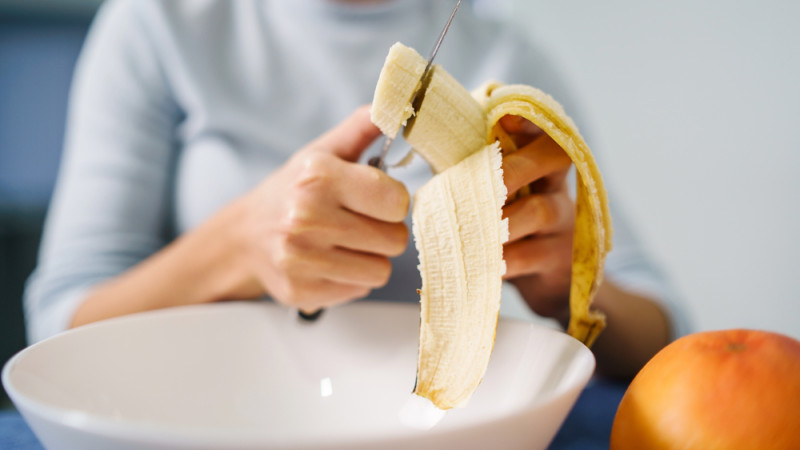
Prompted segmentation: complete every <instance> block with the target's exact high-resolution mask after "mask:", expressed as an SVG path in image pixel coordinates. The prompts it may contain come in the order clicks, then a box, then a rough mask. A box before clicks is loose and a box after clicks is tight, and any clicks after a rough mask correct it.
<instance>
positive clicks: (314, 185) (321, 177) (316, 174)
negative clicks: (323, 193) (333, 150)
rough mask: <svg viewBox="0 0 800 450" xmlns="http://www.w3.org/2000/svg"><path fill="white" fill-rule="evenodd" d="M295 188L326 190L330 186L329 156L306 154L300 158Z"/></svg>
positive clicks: (314, 153) (316, 153)
mask: <svg viewBox="0 0 800 450" xmlns="http://www.w3.org/2000/svg"><path fill="white" fill-rule="evenodd" d="M298 158H299V169H298V172H297V176H296V179H295V183H296V184H295V186H296V188H297V189H300V190H307V189H311V190H325V189H326V188H327V187H329V186H330V181H331V173H330V169H329V167H330V162H329V161H328V155H326V154H325V153H322V152H305V153H303V154H302V155H300V156H299V157H298Z"/></svg>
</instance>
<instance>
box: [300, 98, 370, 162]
mask: <svg viewBox="0 0 800 450" xmlns="http://www.w3.org/2000/svg"><path fill="white" fill-rule="evenodd" d="M369 109H370V105H363V106H360V107H359V108H358V109H356V110H355V111H354V112H353V113H352V114H350V116H349V117H347V118H346V119H344V120H343V121H342V122H340V123H339V124H338V125H336V126H335V127H333V128H331V129H330V130H329V131H328V132H327V133H325V134H323V135H322V136H320V137H319V138H317V139H316V140H315V141H314V142H312V143H311V146H312V147H313V148H316V149H318V150H320V151H324V152H330V153H333V154H334V155H336V156H338V157H340V158H342V159H345V160H347V161H353V162H354V161H358V158H359V157H360V156H361V154H362V153H363V152H364V150H366V149H367V147H369V145H370V144H371V143H372V141H374V140H375V138H377V137H378V136H380V134H381V131H380V130H379V129H378V127H376V126H375V125H373V123H372V121H371V120H370V115H369Z"/></svg>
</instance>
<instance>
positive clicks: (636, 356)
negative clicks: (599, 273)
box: [592, 281, 670, 378]
mask: <svg viewBox="0 0 800 450" xmlns="http://www.w3.org/2000/svg"><path fill="white" fill-rule="evenodd" d="M594 307H595V308H596V309H598V310H600V311H602V312H603V313H604V314H605V315H606V320H607V326H606V328H605V330H603V332H602V333H600V336H599V337H598V338H597V341H596V342H595V344H594V346H593V347H592V350H593V351H594V354H595V357H596V358H597V372H598V373H599V374H602V375H606V376H611V377H620V378H630V377H633V376H634V375H635V374H636V373H637V372H638V371H639V369H641V368H642V366H644V364H645V363H646V362H647V361H648V360H649V359H650V358H651V357H653V355H655V353H656V352H658V351H659V350H660V349H661V348H662V347H664V346H665V345H667V344H668V343H669V339H670V337H669V336H670V324H669V320H668V318H667V316H666V315H665V313H664V311H663V310H662V309H661V307H660V306H659V305H658V304H657V303H656V302H654V301H653V300H651V299H649V298H647V297H645V296H642V295H638V294H635V293H632V292H629V291H626V290H623V289H621V288H619V287H618V286H616V285H614V283H611V282H609V281H606V282H604V283H603V284H602V285H601V286H600V288H599V290H598V292H597V296H596V298H595V300H594Z"/></svg>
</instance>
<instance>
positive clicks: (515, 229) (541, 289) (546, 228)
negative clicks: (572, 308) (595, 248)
mask: <svg viewBox="0 0 800 450" xmlns="http://www.w3.org/2000/svg"><path fill="white" fill-rule="evenodd" d="M500 125H501V126H502V127H503V128H504V129H505V130H506V132H507V133H508V134H509V135H510V136H511V137H512V138H513V140H514V142H515V144H516V145H517V147H518V148H519V150H517V151H516V152H512V153H510V154H507V155H506V156H504V157H503V171H504V181H505V184H506V187H507V188H508V192H509V194H510V195H509V200H508V201H507V202H506V205H505V207H504V209H503V215H504V217H507V218H508V219H509V234H510V237H509V241H508V242H507V243H506V244H505V247H504V250H503V255H504V258H505V260H506V265H507V272H506V276H505V278H506V279H508V280H509V281H511V282H512V283H513V284H514V285H515V286H516V287H517V289H518V290H519V291H520V294H521V295H522V296H523V298H525V301H526V302H527V303H528V305H529V306H530V307H531V309H533V310H534V311H535V312H536V313H537V314H540V315H542V316H545V317H553V318H556V319H558V320H559V321H561V322H562V323H565V322H566V320H567V319H568V317H569V287H570V278H571V270H572V234H573V231H574V228H575V205H574V202H573V200H572V199H571V198H570V197H569V191H568V189H567V182H566V178H567V174H568V172H569V169H570V166H571V164H572V161H571V160H570V158H569V157H568V156H567V155H566V153H564V151H563V150H562V149H561V148H560V147H559V146H558V144H556V142H555V141H553V139H552V138H550V137H549V136H548V135H547V134H545V133H544V132H542V131H541V130H540V129H539V128H538V127H537V126H536V125H534V124H533V123H531V122H530V121H528V120H525V119H523V118H521V117H517V116H506V117H504V118H502V119H501V120H500ZM524 186H528V188H526V189H529V190H530V195H522V196H516V195H515V193H516V192H518V191H519V190H520V189H521V188H523V187H524Z"/></svg>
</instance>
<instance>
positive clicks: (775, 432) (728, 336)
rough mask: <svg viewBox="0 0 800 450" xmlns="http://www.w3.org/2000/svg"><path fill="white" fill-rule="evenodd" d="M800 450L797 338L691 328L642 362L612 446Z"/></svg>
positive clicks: (616, 425) (617, 420) (624, 402)
mask: <svg viewBox="0 0 800 450" xmlns="http://www.w3.org/2000/svg"><path fill="white" fill-rule="evenodd" d="M652 448H697V449H717V448H726V449H727V448H743V449H767V448H769V449H800V341H797V340H795V339H792V338H791V337H789V336H785V335H782V334H778V333H772V332H767V331H756V330H741V329H736V330H721V331H709V332H702V333H695V334H690V335H688V336H684V337H682V338H680V339H678V340H676V341H675V342H673V343H671V344H669V345H668V346H666V347H664V348H663V349H662V350H661V351H660V352H659V353H657V354H656V355H655V356H654V357H653V358H652V359H651V360H650V361H649V362H648V363H647V364H646V365H645V366H644V367H643V368H642V370H641V371H639V373H638V374H637V375H636V377H635V378H634V379H633V381H632V382H631V384H630V385H629V386H628V389H627V391H626V392H625V395H624V396H623V397H622V401H621V402H620V405H619V407H618V409H617V414H616V416H615V417H614V424H613V426H612V430H611V449H637V450H642V449H652Z"/></svg>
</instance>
